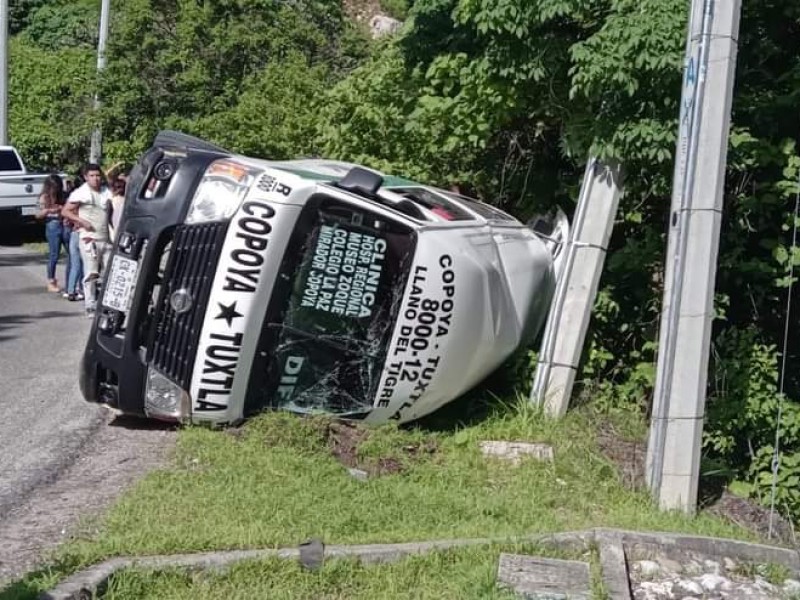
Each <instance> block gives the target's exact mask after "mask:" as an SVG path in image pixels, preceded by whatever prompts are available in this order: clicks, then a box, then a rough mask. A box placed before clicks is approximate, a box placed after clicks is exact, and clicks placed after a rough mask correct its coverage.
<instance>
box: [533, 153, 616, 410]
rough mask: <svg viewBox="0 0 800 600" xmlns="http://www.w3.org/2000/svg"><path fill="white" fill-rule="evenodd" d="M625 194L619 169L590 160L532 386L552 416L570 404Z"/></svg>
mask: <svg viewBox="0 0 800 600" xmlns="http://www.w3.org/2000/svg"><path fill="white" fill-rule="evenodd" d="M621 193H622V187H621V174H620V167H619V166H618V165H613V166H609V165H604V164H602V163H600V162H598V161H597V160H595V159H591V160H590V161H589V164H588V165H587V166H586V174H585V175H584V177H583V185H582V186H581V192H580V197H579V199H578V205H577V208H576V210H575V217H574V219H573V223H572V232H571V234H570V239H569V242H568V244H567V247H566V248H565V249H564V252H565V253H566V256H565V259H564V260H565V264H564V271H563V273H562V274H561V277H560V278H559V280H558V284H557V285H556V291H555V296H554V298H553V305H552V307H551V309H550V314H549V315H548V317H547V325H545V330H544V336H543V338H542V346H541V351H540V353H539V364H538V365H537V367H536V376H535V378H534V380H533V388H532V389H531V402H533V403H535V404H539V405H543V406H544V409H545V411H546V412H547V413H548V414H549V415H551V416H554V417H562V416H564V413H566V412H567V408H568V407H569V399H570V396H572V386H573V384H574V383H575V374H576V373H577V371H578V362H579V361H580V358H581V353H582V352H583V342H584V340H585V338H586V330H587V328H588V327H589V318H590V317H591V314H592V307H593V306H594V301H595V298H596V297H597V286H598V285H599V283H600V275H601V274H602V272H603V262H604V261H605V258H606V249H607V248H608V240H609V239H610V238H611V230H612V228H613V227H614V216H615V215H616V214H617V206H618V204H619V197H620V195H621Z"/></svg>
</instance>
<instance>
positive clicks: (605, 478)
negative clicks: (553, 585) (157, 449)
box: [0, 400, 748, 598]
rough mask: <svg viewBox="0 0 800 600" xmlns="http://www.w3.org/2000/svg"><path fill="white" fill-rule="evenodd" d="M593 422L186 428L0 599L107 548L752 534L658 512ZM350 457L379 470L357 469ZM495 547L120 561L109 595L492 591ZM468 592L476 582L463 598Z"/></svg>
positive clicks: (27, 593) (281, 418) (283, 418)
mask: <svg viewBox="0 0 800 600" xmlns="http://www.w3.org/2000/svg"><path fill="white" fill-rule="evenodd" d="M466 401H467V400H463V401H460V402H461V408H463V406H464V402H466ZM472 406H473V407H474V404H473V405H472ZM459 409H460V407H459V406H455V407H454V410H453V411H450V412H451V414H457V413H454V411H458V410H459ZM594 420H595V418H594V416H592V415H591V414H589V413H586V412H581V411H576V412H573V413H571V414H569V415H568V416H567V417H566V418H565V419H563V420H561V421H554V420H550V419H547V418H545V417H544V416H543V415H541V414H540V413H539V412H537V411H536V410H534V409H532V408H530V407H529V406H528V405H527V404H526V403H519V404H517V405H513V406H503V405H499V406H495V407H494V409H493V410H492V411H490V414H488V415H487V416H485V417H484V418H481V419H477V420H473V422H472V423H471V424H467V425H463V426H461V427H453V426H452V425H449V426H446V427H444V428H442V427H438V428H437V426H436V423H433V422H431V423H428V427H426V428H419V427H418V428H412V429H398V428H396V427H392V426H386V427H382V428H378V429H373V430H370V431H367V430H361V429H360V428H349V427H334V428H331V427H330V426H329V425H328V422H327V421H326V420H325V419H319V418H313V419H299V418H296V417H294V416H293V415H290V414H282V413H272V414H265V415H262V416H260V417H258V418H255V419H252V420H251V421H250V422H248V423H247V424H246V425H245V426H244V427H242V428H241V429H236V430H229V431H211V430H208V429H204V428H187V429H185V430H184V431H182V432H181V433H180V436H179V441H178V446H177V451H176V454H175V457H174V461H173V464H172V466H171V467H170V468H169V469H165V470H162V471H158V472H155V473H152V474H150V475H149V476H147V477H146V478H145V479H144V480H142V481H141V482H140V483H138V484H137V485H136V486H135V487H134V488H133V489H131V490H130V491H129V492H128V493H126V494H125V495H124V497H123V498H122V499H121V500H119V502H117V503H116V505H115V506H114V507H113V508H112V509H111V510H110V511H109V512H108V514H107V515H105V516H104V517H103V518H102V519H97V520H96V521H93V522H90V523H86V524H85V526H84V527H83V531H84V533H83V534H82V535H79V536H77V537H76V538H75V539H73V540H72V541H70V542H69V543H67V544H66V545H64V546H63V547H62V548H61V549H60V550H59V551H58V552H57V553H56V555H55V556H54V557H53V562H52V567H51V568H48V569H43V570H42V571H40V572H38V573H35V574H32V575H30V576H28V577H27V578H26V579H25V580H23V581H21V582H18V583H17V584H15V585H14V586H12V587H11V588H9V589H7V590H6V594H0V597H3V596H5V597H7V598H20V597H34V595H35V593H36V592H37V591H40V590H42V589H47V588H48V587H50V586H52V585H53V584H54V583H55V582H56V581H57V580H58V579H59V578H61V577H63V576H64V575H65V574H66V573H69V572H72V571H75V570H77V569H78V568H80V567H81V566H85V565H88V564H91V563H95V562H98V561H100V560H102V559H104V558H107V557H110V556H116V555H148V554H168V553H178V552H181V553H183V552H199V551H207V550H214V549H231V548H258V547H278V546H296V545H297V544H298V543H300V542H302V541H304V540H306V539H308V538H312V537H315V538H320V539H322V540H324V541H325V542H326V543H328V544H348V543H377V542H387V543H388V542H401V541H411V540H430V539H439V538H456V537H487V536H521V535H525V534H532V533H537V532H552V531H565V530H576V529H582V528H587V527H593V526H608V527H621V528H628V529H640V530H672V531H685V532H693V533H696V534H708V535H719V536H729V537H748V534H747V533H746V532H745V531H743V530H741V529H738V528H736V527H734V526H733V525H731V524H728V523H725V522H723V521H721V520H719V519H716V518H714V517H711V516H707V515H704V514H700V515H699V516H698V517H696V518H689V517H687V516H684V515H680V514H670V513H663V512H660V511H658V510H656V509H655V508H654V506H653V504H652V502H651V500H650V498H649V497H648V496H647V495H646V494H645V493H643V492H641V491H632V490H629V489H626V488H625V486H623V485H622V484H621V483H620V477H619V474H618V472H617V470H616V468H615V466H614V465H612V464H611V463H610V462H609V461H608V460H607V459H606V458H604V457H603V455H602V454H601V453H600V452H599V451H598V447H597V444H596V440H595V437H594V431H595V422H594ZM441 422H444V423H446V422H447V419H446V418H445V419H442V420H440V424H441ZM639 433H640V434H641V429H640V430H639ZM489 439H502V440H517V441H535V442H543V443H549V444H552V445H553V447H554V450H555V460H554V461H553V462H538V461H536V460H533V459H529V460H525V461H523V463H522V464H520V465H519V466H516V467H515V466H512V465H509V464H506V463H501V462H498V461H497V460H496V459H487V458H485V457H483V456H482V455H481V453H480V451H479V447H478V444H479V442H480V441H481V440H489ZM335 454H338V455H340V458H339V459H337V457H336V456H335ZM341 455H343V456H345V457H348V458H349V459H350V462H349V464H351V465H352V464H354V462H355V464H356V465H357V466H358V467H360V468H362V469H363V470H366V471H368V472H371V473H373V476H371V477H370V478H368V479H367V480H366V481H361V480H358V479H356V478H354V477H353V476H352V475H350V474H349V473H348V471H347V469H346V468H345V466H343V464H342V461H341ZM345 462H347V461H346V460H345ZM498 552H499V550H498V549H497V548H494V549H467V550H459V551H455V552H448V553H442V554H439V555H434V556H430V557H424V558H414V559H410V560H406V561H403V562H401V563H399V564H397V565H395V566H392V567H386V566H383V567H365V566H358V565H357V564H355V563H352V562H347V561H342V562H340V561H331V562H330V563H328V564H326V567H325V568H324V569H323V570H322V571H321V572H320V573H307V572H302V571H300V570H299V568H298V567H297V566H296V565H294V564H282V563H280V564H279V563H277V562H275V561H266V562H261V563H254V564H253V563H251V564H245V565H242V566H240V567H237V568H235V569H233V570H232V571H230V572H229V573H228V574H226V575H201V576H196V575H195V576H192V575H185V574H180V573H169V572H167V573H143V572H126V573H123V574H120V575H118V576H117V577H115V578H114V580H113V581H112V586H111V589H110V590H109V597H114V598H134V597H142V596H147V597H152V598H166V597H190V596H191V597H194V598H197V597H207V598H214V597H233V596H236V595H239V596H240V597H245V596H250V597H314V596H318V595H319V596H325V597H381V596H382V597H391V596H392V595H395V593H396V591H397V590H400V589H405V587H407V586H410V585H415V586H417V587H420V588H421V589H424V590H425V594H428V596H426V597H447V596H450V597H470V596H472V597H477V596H481V597H485V595H484V593H483V592H481V591H480V590H483V591H484V592H485V591H486V590H488V589H490V588H491V589H492V590H493V589H494V587H493V581H494V571H495V569H496V559H497V554H498ZM451 575H452V576H451ZM404 586H405V587H404ZM487 586H488V587H487ZM464 589H469V590H472V591H471V592H470V594H467V595H466V596H465V595H464V594H463V593H462V591H463V590H464ZM248 590H249V591H248ZM437 590H438V591H437ZM459 590H461V591H459ZM434 591H436V593H435V594H434V593H433V592H434ZM495 593H496V594H498V597H501V596H502V595H501V592H492V594H495ZM420 594H422V592H420ZM430 594H433V595H430Z"/></svg>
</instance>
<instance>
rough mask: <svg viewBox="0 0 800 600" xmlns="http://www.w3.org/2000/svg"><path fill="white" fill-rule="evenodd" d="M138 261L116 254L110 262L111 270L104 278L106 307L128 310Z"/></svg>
mask: <svg viewBox="0 0 800 600" xmlns="http://www.w3.org/2000/svg"><path fill="white" fill-rule="evenodd" d="M138 270H139V263H137V262H136V261H135V260H131V259H130V258H125V257H124V256H119V255H116V256H114V260H113V261H112V262H111V272H110V273H109V274H108V279H107V280H106V289H105V292H103V304H104V305H105V306H107V307H108V308H113V309H114V310H120V311H122V312H128V309H129V308H130V306H131V299H132V298H133V288H134V286H135V284H136V272H137V271H138Z"/></svg>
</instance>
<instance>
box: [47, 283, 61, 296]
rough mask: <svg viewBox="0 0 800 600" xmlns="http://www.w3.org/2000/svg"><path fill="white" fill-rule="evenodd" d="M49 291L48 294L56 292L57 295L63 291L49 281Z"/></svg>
mask: <svg viewBox="0 0 800 600" xmlns="http://www.w3.org/2000/svg"><path fill="white" fill-rule="evenodd" d="M47 291H48V292H55V293H58V292H60V291H61V288H60V287H58V285H57V284H55V283H53V282H51V281H48V282H47Z"/></svg>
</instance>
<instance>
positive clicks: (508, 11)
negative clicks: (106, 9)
mask: <svg viewBox="0 0 800 600" xmlns="http://www.w3.org/2000/svg"><path fill="white" fill-rule="evenodd" d="M98 4H99V3H97V2H89V1H87V0H80V1H79V2H67V1H66V0H50V1H46V0H27V1H26V2H20V3H17V4H16V7H15V10H14V12H13V14H12V19H11V25H12V31H13V32H14V33H16V37H15V38H14V40H13V43H12V47H11V49H12V64H11V74H12V81H11V128H10V129H11V138H12V141H13V142H14V143H15V144H16V145H17V146H18V147H19V148H20V149H21V151H22V153H23V155H24V156H25V158H26V159H27V160H28V161H30V162H31V163H32V164H33V165H34V166H58V167H73V166H75V165H76V164H77V163H79V162H80V161H81V159H82V158H83V157H84V156H85V152H86V148H87V147H88V136H89V131H90V129H91V126H92V124H93V123H94V122H95V120H96V119H99V120H100V121H101V122H102V124H103V130H104V135H105V141H106V145H105V152H106V157H105V158H106V160H107V161H109V162H110V161H114V160H125V161H132V160H133V159H134V158H135V157H136V156H137V154H138V153H139V152H141V151H142V150H143V149H144V148H145V147H146V146H147V144H148V143H149V141H150V140H151V139H152V136H153V134H154V133H155V132H156V131H157V130H158V129H160V128H163V127H170V128H177V129H182V130H184V131H187V132H189V133H194V134H197V135H201V136H206V137H208V138H210V139H212V140H214V141H216V142H218V143H220V144H223V145H225V146H227V147H230V148H231V149H233V150H237V151H241V152H246V153H252V154H256V155H264V156H271V157H276V158H280V157H290V156H297V155H312V154H325V155H329V156H332V157H334V158H343V159H348V160H354V161H358V162H364V163H366V164H369V165H373V166H376V167H381V168H386V169H391V170H395V171H400V172H402V173H404V174H406V175H410V176H414V177H418V178H423V179H426V180H429V181H432V182H435V183H439V184H443V185H452V184H458V185H460V186H462V187H463V188H466V189H467V190H469V191H471V192H473V193H474V194H477V195H479V196H481V197H482V198H484V199H486V200H488V201H491V202H494V203H497V204H499V205H501V206H503V207H504V208H506V209H508V210H510V211H512V212H514V213H515V214H517V215H518V216H520V217H523V218H524V217H527V216H529V215H530V214H531V213H532V212H534V211H536V210H539V209H541V208H549V207H551V206H553V205H555V204H560V205H562V206H564V207H566V208H569V207H570V206H571V205H572V202H573V201H574V199H575V198H576V196H577V194H576V190H577V185H578V183H579V180H580V175H581V172H582V169H583V164H584V162H585V160H586V158H587V156H589V155H590V154H596V155H599V156H602V157H604V158H608V159H613V160H619V161H622V162H623V163H624V165H625V170H626V173H627V184H626V194H625V197H624V199H623V202H622V205H621V208H620V212H619V217H618V222H617V225H616V229H615V235H614V238H613V240H612V248H611V252H610V254H609V259H608V261H607V265H606V271H605V274H604V278H603V281H602V289H601V292H600V294H599V297H598V300H597V304H596V307H595V317H594V320H593V326H592V330H591V335H590V340H589V341H588V343H587V351H586V353H585V357H586V358H585V365H584V368H583V375H582V378H583V393H582V398H583V399H584V400H587V401H592V402H594V403H596V404H598V405H599V406H601V407H603V408H605V409H608V410H629V411H640V412H642V413H646V411H647V409H648V405H649V399H650V397H651V395H652V385H653V379H654V361H655V355H656V349H657V346H656V342H657V328H658V324H659V323H658V321H659V310H660V293H661V288H662V281H663V257H664V248H665V230H666V227H665V225H666V216H667V212H668V208H669V195H670V186H671V175H672V160H673V152H674V147H675V141H676V132H677V115H678V104H679V93H680V82H681V65H682V57H683V50H684V39H685V28H686V12H687V6H688V2H687V0H417V1H416V2H413V3H412V2H408V3H407V2H402V1H400V0H397V1H395V2H382V3H381V4H382V5H383V6H384V8H386V9H388V10H392V11H395V10H396V11H400V12H405V11H407V12H408V21H407V23H406V25H405V27H404V29H403V31H402V33H401V35H400V36H397V37H396V38H394V39H391V40H388V41H381V42H370V41H369V39H368V37H367V35H366V34H365V33H364V32H363V31H361V30H359V29H358V28H357V27H355V26H354V25H352V24H351V23H350V22H349V21H348V19H347V18H346V16H345V15H344V13H343V7H342V5H341V4H340V3H339V2H333V1H323V0H294V1H292V2H274V1H272V0H201V1H197V0H176V1H175V2H170V3H161V2H155V1H154V0H128V1H126V2H122V1H121V0H117V1H115V2H113V3H112V7H113V15H112V29H111V36H110V45H109V49H108V53H107V55H108V67H107V69H106V72H105V75H104V76H103V77H102V79H100V80H98V79H97V78H96V77H95V75H94V72H93V64H94V60H95V57H94V54H93V52H92V46H93V44H94V42H95V37H96V33H95V31H94V29H92V23H93V22H96V19H97V10H98V8H99V7H98V6H97V5H98ZM392 7H394V8H392ZM739 40H740V53H739V61H738V72H737V83H736V95H735V99H734V107H733V110H734V114H733V127H732V135H731V144H730V153H729V164H728V171H727V179H726V182H727V183H726V191H725V216H724V219H723V231H722V241H721V248H720V272H719V275H718V280H717V291H718V296H717V302H716V309H717V314H718V319H717V322H716V330H715V337H714V342H713V345H714V347H713V360H712V376H711V377H710V385H709V407H708V414H709V419H708V425H707V428H706V447H707V450H708V453H709V456H710V457H713V458H715V459H717V460H719V461H724V462H725V463H726V464H727V466H728V468H729V469H730V470H731V471H732V472H733V473H734V475H735V476H736V477H739V478H742V479H745V480H747V481H749V482H751V483H752V484H753V490H754V492H757V493H761V492H763V490H764V487H763V486H764V484H765V481H766V480H768V479H770V456H771V453H772V446H773V444H774V430H775V427H776V416H777V407H778V404H779V402H781V401H782V400H781V397H780V396H779V393H778V392H779V385H780V380H779V365H780V364H781V360H782V358H783V357H781V356H780V351H781V348H782V341H783V319H784V318H785V312H786V310H785V303H786V293H787V285H788V283H789V281H788V279H787V276H788V270H789V268H790V266H791V264H792V263H794V264H800V251H798V250H797V249H796V248H793V247H792V246H791V233H792V231H791V226H792V216H791V211H792V208H793V203H794V196H795V194H797V193H798V192H800V190H798V178H799V177H800V156H799V155H798V149H797V142H798V137H800V112H798V110H797V106H798V105H800V4H798V3H797V2H796V0H753V1H751V2H745V3H744V9H743V15H742V25H741V33H740V37H739ZM95 92H99V94H100V98H101V99H102V101H103V108H102V110H101V111H100V113H99V114H95V113H93V112H92V110H91V106H92V102H91V101H92V96H93V94H94V93H95ZM797 326H798V322H797V319H796V318H795V319H794V322H793V323H792V330H793V331H797V330H798V329H797ZM786 358H787V359H788V365H789V368H788V369H787V378H786V392H787V394H786V398H785V401H784V404H783V407H784V408H783V414H784V422H783V427H782V441H781V444H782V447H783V450H784V452H783V457H782V463H781V464H782V471H781V478H782V479H781V484H780V492H781V496H780V502H781V506H782V507H784V506H785V507H788V508H789V509H790V510H791V511H793V512H794V514H795V515H798V514H800V498H798V497H796V495H797V492H796V490H795V489H794V487H796V486H794V482H796V481H797V479H796V478H797V477H800V424H798V423H800V413H799V412H798V401H800V368H798V367H800V353H799V352H798V350H797V349H796V344H792V345H791V346H790V354H789V356H788V357H786ZM765 478H766V479H765ZM768 483H769V482H768ZM767 487H769V485H767Z"/></svg>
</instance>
